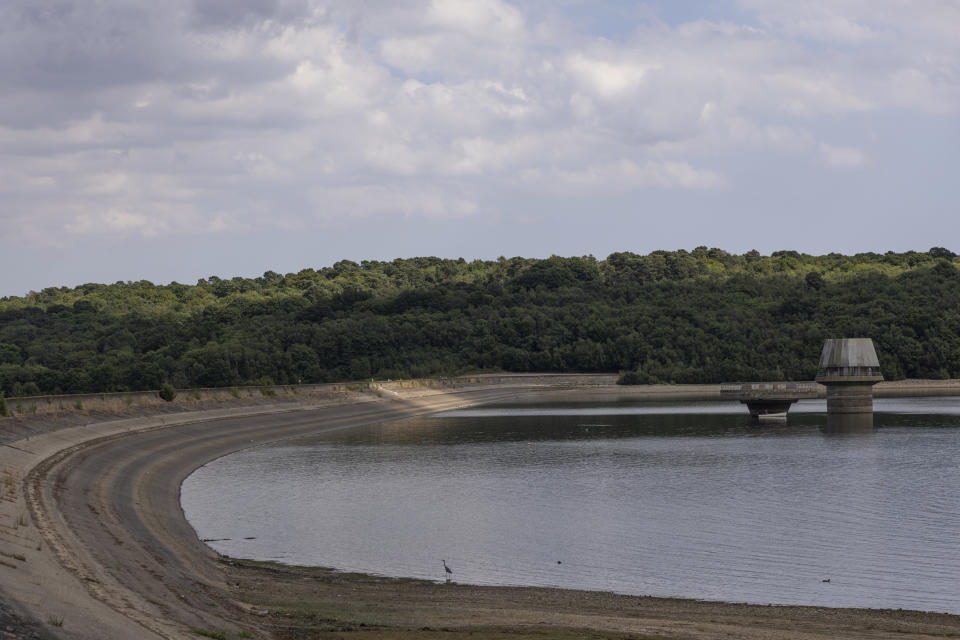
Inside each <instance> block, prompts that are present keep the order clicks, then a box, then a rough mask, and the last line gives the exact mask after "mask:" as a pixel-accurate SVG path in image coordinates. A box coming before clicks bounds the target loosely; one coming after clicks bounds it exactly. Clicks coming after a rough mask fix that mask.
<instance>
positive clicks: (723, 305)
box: [0, 247, 960, 397]
mask: <svg viewBox="0 0 960 640" xmlns="http://www.w3.org/2000/svg"><path fill="white" fill-rule="evenodd" d="M958 265H960V261H958V259H957V258H956V256H955V255H954V254H953V253H952V252H950V251H947V250H946V249H941V248H934V249H931V250H930V251H928V252H923V253H919V252H907V253H892V252H890V253H886V254H874V253H868V254H858V255H855V256H843V255H839V254H830V255H826V256H809V255H803V254H798V253H796V252H793V251H780V252H776V253H774V254H772V255H770V256H762V255H760V254H759V253H757V252H755V251H751V252H748V253H746V254H744V255H731V254H729V253H727V252H725V251H722V250H719V249H707V248H705V247H700V248H697V249H695V250H694V251H692V252H687V251H675V252H666V251H656V252H653V253H651V254H649V255H635V254H632V253H615V254H612V255H610V256H609V257H607V259H606V260H596V259H594V258H593V257H580V258H560V257H556V256H555V257H551V258H549V259H545V260H535V259H524V258H511V259H504V258H501V259H498V260H496V261H473V262H466V261H464V260H462V259H461V260H447V259H440V258H412V259H404V260H394V261H392V262H367V261H364V262H362V263H361V264H356V263H353V262H349V261H342V262H338V263H336V264H334V265H333V266H332V267H326V268H322V269H319V270H313V269H305V270H303V271H301V272H299V273H295V274H293V273H291V274H287V275H280V274H278V273H273V272H267V273H265V274H263V276H262V277H259V278H253V279H249V278H232V279H220V278H217V277H210V278H207V279H204V280H200V281H199V282H198V283H197V284H196V285H184V284H178V283H172V284H169V285H166V286H161V285H154V284H152V283H150V282H146V281H140V282H117V283H116V284H112V285H103V284H85V285H81V286H79V287H76V288H66V287H63V288H49V289H44V290H43V291H41V292H31V293H30V294H28V295H26V296H24V297H10V298H2V299H0V390H2V391H4V392H5V393H6V395H7V396H8V397H10V396H17V395H29V394H38V393H79V392H92V391H122V390H138V389H156V388H159V387H160V385H161V384H162V383H164V382H170V383H172V384H173V385H174V386H176V387H180V388H184V387H213V386H232V385H240V384H257V383H262V384H269V383H277V384H287V383H294V382H296V381H298V380H302V381H303V382H326V381H336V380H357V379H366V378H370V377H376V378H394V379H395V378H409V377H417V376H433V375H446V374H457V373H464V372H477V371H501V370H502V371H555V372H562V371H568V372H569V371H578V372H617V371H635V372H636V374H635V375H634V376H632V377H633V378H634V379H635V380H636V381H641V382H718V381H722V380H757V379H764V380H778V379H811V378H812V377H813V375H814V373H815V370H816V364H817V359H818V356H819V352H820V348H821V346H822V344H823V340H824V339H825V338H829V337H871V338H873V340H874V342H875V344H876V347H877V351H878V353H879V355H880V361H881V365H882V367H883V372H884V374H885V375H886V377H887V378H888V379H897V378H903V377H909V378H947V377H953V378H958V377H960V271H958V269H957V267H958Z"/></svg>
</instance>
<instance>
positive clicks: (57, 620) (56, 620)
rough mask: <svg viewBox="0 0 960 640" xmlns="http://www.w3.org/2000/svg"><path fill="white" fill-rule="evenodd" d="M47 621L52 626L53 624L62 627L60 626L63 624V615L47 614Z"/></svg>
mask: <svg viewBox="0 0 960 640" xmlns="http://www.w3.org/2000/svg"><path fill="white" fill-rule="evenodd" d="M47 622H48V623H50V624H51V625H52V626H54V627H62V626H63V616H53V615H51V616H47Z"/></svg>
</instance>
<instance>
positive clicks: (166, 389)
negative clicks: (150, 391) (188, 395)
mask: <svg viewBox="0 0 960 640" xmlns="http://www.w3.org/2000/svg"><path fill="white" fill-rule="evenodd" d="M176 397H177V390H176V389H174V388H173V385H172V384H170V383H169V382H164V383H163V385H161V387H160V398H162V399H163V400H166V401H167V402H173V399H174V398H176Z"/></svg>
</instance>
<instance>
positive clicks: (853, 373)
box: [817, 367, 881, 377]
mask: <svg viewBox="0 0 960 640" xmlns="http://www.w3.org/2000/svg"><path fill="white" fill-rule="evenodd" d="M879 375H881V374H880V367H826V368H824V369H821V370H820V371H818V372H817V377H820V376H827V377H834V376H836V377H873V376H879Z"/></svg>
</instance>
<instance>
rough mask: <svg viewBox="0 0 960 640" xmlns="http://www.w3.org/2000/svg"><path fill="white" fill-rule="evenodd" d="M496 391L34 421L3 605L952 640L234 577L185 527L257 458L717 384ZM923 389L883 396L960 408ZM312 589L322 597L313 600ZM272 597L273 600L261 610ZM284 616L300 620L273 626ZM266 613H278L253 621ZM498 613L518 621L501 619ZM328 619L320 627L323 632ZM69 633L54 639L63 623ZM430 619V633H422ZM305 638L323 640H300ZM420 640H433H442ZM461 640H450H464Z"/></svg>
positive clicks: (241, 621) (105, 626)
mask: <svg viewBox="0 0 960 640" xmlns="http://www.w3.org/2000/svg"><path fill="white" fill-rule="evenodd" d="M503 378H507V376H503V377H501V379H500V380H497V381H496V382H494V381H493V380H490V379H486V380H483V382H486V383H487V384H482V383H481V382H480V381H475V382H473V381H472V382H471V384H469V385H460V386H456V385H455V386H452V387H442V388H440V387H429V388H426V387H425V388H417V389H407V390H400V391H391V390H386V391H383V390H380V391H378V390H370V391H366V392H363V393H353V394H348V395H345V396H344V397H341V398H336V399H327V400H326V402H323V403H319V404H313V405H311V404H305V403H288V404H279V403H278V404H273V405H244V406H236V407H224V408H221V409H213V410H211V409H206V410H201V411H196V412H193V413H180V414H172V415H152V416H146V417H140V418H129V419H126V420H121V421H113V422H96V423H93V424H88V425H84V426H71V425H70V424H69V421H61V422H62V424H58V423H57V422H56V421H51V419H49V418H43V420H46V421H47V423H46V424H45V425H43V424H42V423H40V422H38V423H37V425H38V428H36V429H34V430H32V431H31V433H33V435H31V437H30V439H29V440H26V439H24V440H19V441H17V442H12V443H8V444H6V445H4V446H2V447H0V472H3V473H4V474H5V477H7V475H9V477H10V478H11V481H10V482H8V483H6V484H4V487H7V488H8V494H7V495H5V496H4V498H5V499H4V501H3V502H2V503H0V516H2V517H0V525H2V528H0V552H3V553H4V554H5V555H9V556H11V557H10V558H0V559H2V560H4V562H2V563H0V589H2V595H3V599H4V600H5V601H6V602H8V603H12V604H15V605H17V607H18V608H20V609H21V611H22V612H23V613H25V614H26V615H27V616H28V617H30V618H33V619H34V620H38V621H39V622H40V623H44V622H46V624H45V625H44V626H45V627H46V630H47V631H48V632H49V633H51V634H52V635H53V636H55V637H71V638H130V637H144V638H180V637H197V636H196V635H195V634H194V633H192V632H190V630H189V629H190V628H195V629H224V630H232V631H229V632H230V633H232V634H233V635H228V636H227V637H238V634H240V633H241V632H246V633H248V634H251V635H253V637H270V636H269V635H267V634H268V633H269V632H273V633H274V634H276V637H340V636H339V635H338V636H333V635H331V636H327V635H323V634H326V633H334V632H335V629H334V628H335V627H338V625H339V626H340V627H349V628H351V629H353V631H350V632H349V633H350V634H352V635H353V636H356V637H394V636H390V635H389V634H388V631H389V630H390V629H393V630H394V631H397V630H399V629H403V630H405V632H404V633H405V635H406V636H409V635H410V633H412V632H413V630H416V629H420V627H422V626H431V627H432V628H433V627H434V626H435V625H436V627H443V628H451V629H454V628H456V629H461V630H462V629H467V628H469V629H472V630H474V631H476V630H477V629H481V628H482V629H487V630H491V629H499V630H500V631H508V632H509V633H513V634H514V637H529V636H520V635H517V634H519V633H520V632H521V631H522V632H523V633H527V631H535V630H537V629H538V628H539V629H543V628H544V625H540V624H538V623H542V622H543V623H546V626H548V627H549V628H550V629H553V630H562V629H568V630H569V629H572V630H576V629H581V630H582V629H595V630H597V631H598V633H600V632H601V631H602V632H603V633H604V634H608V635H602V634H601V635H598V636H597V637H622V634H623V633H632V634H648V637H675V636H677V635H681V636H683V637H703V638H707V637H716V635H726V636H727V637H742V638H760V637H766V638H787V637H798V638H800V637H805V638H813V637H824V638H826V637H836V635H837V634H836V631H837V629H838V628H843V629H847V630H848V631H850V632H854V631H855V632H856V634H857V635H858V636H859V637H865V638H869V637H876V638H880V637H889V635H891V634H897V635H904V636H906V637H918V638H922V637H934V636H936V637H944V636H947V637H951V636H955V637H960V616H950V615H946V614H934V613H917V612H897V611H892V612H883V611H874V610H861V609H856V610H852V609H820V608H814V607H779V606H778V607H761V606H758V605H737V604H725V603H701V602H697V601H688V600H672V599H660V598H639V599H638V598H637V597H636V596H614V595H612V594H598V593H594V592H579V591H566V590H560V589H515V588H509V587H471V586H466V585H452V586H448V585H436V584H432V583H422V582H418V581H409V580H390V579H385V578H376V577H372V576H351V575H346V574H339V573H336V572H330V571H327V570H323V569H306V568H280V567H268V566H264V565H262V564H259V563H251V562H247V561H236V562H233V563H232V564H226V563H224V562H222V559H218V557H217V555H216V554H215V553H214V552H213V551H212V550H210V549H209V548H208V547H206V545H204V544H202V543H201V542H200V541H199V540H197V538H196V535H195V533H194V532H193V529H192V528H191V527H190V526H189V524H187V522H186V520H185V519H184V518H183V514H182V512H181V511H180V506H179V491H180V483H181V482H182V480H183V478H185V477H186V476H187V475H188V474H189V473H191V472H192V471H193V470H194V469H196V468H197V467H199V466H201V465H202V464H204V463H206V462H207V461H209V460H210V459H213V458H216V457H219V456H221V455H224V454H226V453H229V452H231V451H236V450H239V449H242V448H246V447H249V446H254V445H256V444H259V443H262V442H268V441H273V440H278V439H283V438H289V437H295V436H297V435H302V434H306V433H311V432H316V431H318V430H320V429H334V428H348V427H351V426H357V425H360V424H369V423H371V422H379V421H383V420H390V419H397V418H401V417H405V416H410V415H418V414H424V413H431V412H434V411H437V410H441V409H446V408H452V407H457V406H465V405H472V404H478V403H485V402H491V401H497V400H501V401H502V400H507V399H513V400H516V399H520V398H526V399H530V398H540V399H545V398H546V397H550V398H554V399H556V398H563V399H567V400H571V401H574V400H578V399H579V400H582V399H584V398H585V397H588V398H589V399H598V398H600V399H608V398H609V396H610V395H612V396H616V397H619V398H622V397H623V396H629V397H630V398H632V399H637V400H641V399H649V400H653V399H668V398H675V399H680V398H681V397H684V398H686V397H690V396H691V395H697V394H700V395H701V396H704V395H705V396H706V397H709V396H710V395H712V389H711V388H710V387H714V386H716V385H697V386H696V388H695V387H692V386H680V385H677V386H672V387H669V388H665V387H663V386H659V385H658V386H655V387H644V388H637V387H616V388H611V387H609V386H605V385H604V386H596V387H591V388H586V387H575V386H565V387H563V388H556V387H552V386H551V385H549V384H544V383H542V379H543V376H540V377H539V380H538V382H537V384H530V379H529V378H524V377H523V376H509V378H510V379H509V381H507V380H504V379H503ZM926 382H927V381H905V382H894V383H885V386H887V387H888V389H887V390H884V393H883V394H882V395H887V391H889V392H890V393H891V395H930V394H936V395H960V381H929V383H926ZM925 383H926V384H925ZM878 391H879V389H878ZM877 395H878V396H879V395H881V394H880V393H878V394H877ZM717 396H719V394H717ZM37 418H38V419H39V416H38V417H37ZM0 424H2V422H0ZM41 427H42V428H41ZM132 433H136V434H137V435H130V434H132ZM24 489H25V490H26V494H25V495H24V491H23V490H24ZM24 514H28V515H29V518H24ZM24 520H29V522H26V523H25V524H24ZM12 556H17V557H20V558H23V559H22V560H19V559H16V558H13V557H12ZM8 560H9V561H8ZM237 584H239V585H240V586H239V587H237V586H236V585H237ZM304 585H310V586H309V589H313V591H312V592H311V591H309V589H308V591H304V589H305V588H307V587H304ZM338 591H339V592H344V591H346V592H348V593H347V594H346V596H348V600H347V601H346V602H348V603H350V606H338V604H339V605H342V604H343V603H344V600H343V598H342V597H341V598H340V599H339V601H338V600H337V596H338V595H339V596H344V595H345V594H344V593H339V594H338V593H336V592H338ZM284 594H285V595H284ZM269 598H279V600H276V601H273V602H270V603H268V602H267V600H269ZM284 598H286V600H284ZM437 598H439V599H440V600H439V602H440V603H441V604H436V603H437V602H438V600H437ZM241 602H243V603H247V604H241ZM294 603H296V606H293V604H294ZM430 603H434V604H430ZM638 603H639V604H638ZM284 604H286V605H287V606H286V607H284ZM641 605H642V606H641ZM284 608H286V609H287V610H288V611H287V612H288V613H291V616H289V618H288V617H287V616H285V615H283V616H282V617H280V618H278V616H277V612H279V611H283V610H284ZM262 609H266V610H267V611H270V613H269V614H267V615H265V616H260V615H257V614H256V613H255V612H256V611H260V610H262ZM504 611H510V612H511V613H510V615H509V616H507V617H504V614H503V612H504ZM318 616H320V618H323V620H325V622H322V623H321V622H317V620H319V619H320V618H318ZM324 616H325V617H324ZM535 618H536V620H535ZM59 619H62V620H63V626H62V627H59V626H56V625H55V624H53V623H54V622H56V621H57V620H59ZM426 619H430V620H435V622H434V623H432V624H421V625H419V626H416V620H426ZM720 619H723V622H722V623H721V622H717V621H716V620H720ZM717 625H720V626H717ZM837 625H840V626H837ZM307 627H311V628H316V634H314V635H303V634H304V633H305V632H306V628H307ZM284 629H288V630H287V631H284ZM295 629H299V630H295ZM517 630H520V631H517ZM337 633H341V632H337ZM342 633H347V632H346V631H344V632H342ZM418 633H419V634H420V636H421V637H434V636H433V635H431V634H432V633H433V632H432V631H429V632H428V631H422V632H418ZM451 633H454V632H453V631H451V632H448V633H446V635H443V637H456V635H451ZM498 633H499V632H498ZM509 633H508V634H507V635H505V636H498V637H511V636H510V635H509ZM558 633H559V632H558ZM131 634H133V635H131ZM317 634H319V635H317ZM371 634H373V635H371ZM610 634H620V635H610ZM651 634H652V635H651ZM711 634H714V635H711Z"/></svg>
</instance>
